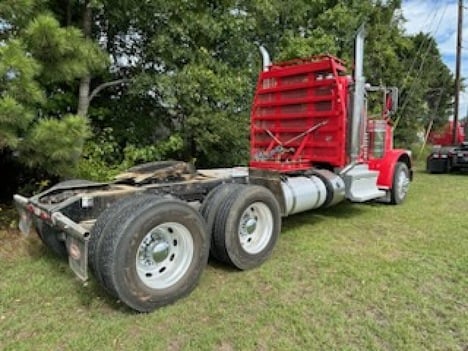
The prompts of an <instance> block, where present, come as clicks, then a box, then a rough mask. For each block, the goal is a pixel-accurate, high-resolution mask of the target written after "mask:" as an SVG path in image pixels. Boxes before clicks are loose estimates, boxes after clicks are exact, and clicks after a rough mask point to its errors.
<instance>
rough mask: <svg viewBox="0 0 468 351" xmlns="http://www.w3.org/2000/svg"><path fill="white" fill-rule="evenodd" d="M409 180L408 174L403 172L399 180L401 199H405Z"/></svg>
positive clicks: (398, 188) (399, 175)
mask: <svg viewBox="0 0 468 351" xmlns="http://www.w3.org/2000/svg"><path fill="white" fill-rule="evenodd" d="M409 183H410V181H409V178H408V175H407V174H406V172H404V171H401V172H400V173H399V174H398V178H397V194H398V197H399V198H400V199H404V198H405V196H406V193H407V192H408V188H409Z"/></svg>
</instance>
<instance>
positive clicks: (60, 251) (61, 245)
mask: <svg viewBox="0 0 468 351" xmlns="http://www.w3.org/2000/svg"><path fill="white" fill-rule="evenodd" d="M34 227H35V228H36V232H37V235H38V236H39V238H40V239H41V241H42V242H43V243H44V245H45V246H46V247H47V248H48V249H49V250H50V251H52V252H53V253H54V254H56V255H57V256H59V257H61V258H66V257H68V251H67V246H66V244H65V241H63V240H60V238H59V236H60V231H59V230H56V229H54V228H52V227H51V226H50V225H48V224H47V223H45V222H43V221H41V220H39V219H34Z"/></svg>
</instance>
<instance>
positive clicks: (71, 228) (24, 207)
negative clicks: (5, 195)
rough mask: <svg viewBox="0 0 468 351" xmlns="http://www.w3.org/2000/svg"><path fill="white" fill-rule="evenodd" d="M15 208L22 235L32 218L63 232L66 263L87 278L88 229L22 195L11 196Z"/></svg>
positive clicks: (79, 274) (78, 274) (25, 232)
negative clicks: (66, 253) (66, 254)
mask: <svg viewBox="0 0 468 351" xmlns="http://www.w3.org/2000/svg"><path fill="white" fill-rule="evenodd" d="M13 199H14V202H15V205H16V208H17V209H18V213H19V215H20V222H19V228H20V230H21V232H22V233H23V234H24V235H28V234H29V232H30V230H31V227H32V222H33V218H34V219H37V220H39V221H43V222H45V223H47V224H48V225H50V226H51V227H53V228H54V229H56V230H57V233H64V235H65V243H66V247H67V252H68V263H69V265H70V268H71V269H72V270H73V272H74V273H75V274H76V276H77V277H78V278H80V279H81V280H83V281H86V280H87V279H88V272H87V271H88V241H89V235H90V233H89V230H88V229H86V228H84V227H83V226H82V225H80V224H79V223H76V222H74V221H73V220H72V219H70V218H69V217H67V216H65V215H64V214H63V213H62V212H60V211H53V212H49V211H47V210H46V209H44V208H42V207H40V206H38V205H37V204H35V203H34V202H32V201H30V199H28V198H26V197H24V196H22V195H18V194H16V195H14V196H13Z"/></svg>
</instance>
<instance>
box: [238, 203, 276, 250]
mask: <svg viewBox="0 0 468 351" xmlns="http://www.w3.org/2000/svg"><path fill="white" fill-rule="evenodd" d="M273 229H274V228H273V214H272V212H271V210H270V208H269V207H268V206H267V205H266V204H264V203H263V202H254V203H253V204H251V205H250V206H249V207H248V208H247V209H245V211H244V212H243V213H242V216H241V219H240V223H239V241H240V244H241V246H242V248H243V249H244V250H245V251H246V252H248V253H249V254H257V253H259V252H261V251H262V250H263V249H264V248H265V247H266V246H267V245H268V243H269V242H270V239H271V236H272V235H273Z"/></svg>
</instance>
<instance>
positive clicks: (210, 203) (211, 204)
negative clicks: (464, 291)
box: [200, 183, 242, 262]
mask: <svg viewBox="0 0 468 351" xmlns="http://www.w3.org/2000/svg"><path fill="white" fill-rule="evenodd" d="M241 188H242V185H240V184H233V183H228V184H221V185H219V186H217V187H216V188H214V189H212V190H211V191H210V192H209V194H208V195H207V196H206V197H205V199H204V200H203V203H202V205H201V207H200V213H201V215H202V216H203V218H204V219H205V222H206V228H207V230H208V233H209V234H210V237H211V245H210V255H211V257H213V258H215V259H216V260H218V261H222V262H226V260H228V258H227V257H225V255H226V252H225V251H224V250H221V251H220V252H218V251H217V250H216V249H215V244H214V235H213V228H214V222H215V219H216V215H217V213H218V211H219V208H220V207H221V204H222V203H223V202H224V201H225V199H226V198H228V197H229V196H230V195H231V194H232V193H234V192H236V191H239V190H240V189H241Z"/></svg>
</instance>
